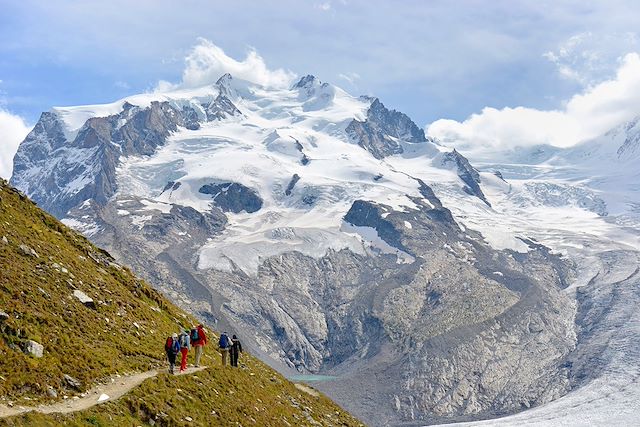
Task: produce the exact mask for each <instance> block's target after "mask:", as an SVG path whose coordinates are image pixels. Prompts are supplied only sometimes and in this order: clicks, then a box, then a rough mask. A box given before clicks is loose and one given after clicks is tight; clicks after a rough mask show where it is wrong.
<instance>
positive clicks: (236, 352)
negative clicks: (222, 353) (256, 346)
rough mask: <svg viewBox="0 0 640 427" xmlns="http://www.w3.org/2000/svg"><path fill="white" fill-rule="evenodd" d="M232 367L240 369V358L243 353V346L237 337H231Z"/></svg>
mask: <svg viewBox="0 0 640 427" xmlns="http://www.w3.org/2000/svg"><path fill="white" fill-rule="evenodd" d="M230 352H231V366H233V367H236V368H237V367H238V356H240V353H242V344H240V340H239V339H238V337H237V336H235V335H234V336H233V337H231V350H230Z"/></svg>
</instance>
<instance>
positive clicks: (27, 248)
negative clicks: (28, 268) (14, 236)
mask: <svg viewBox="0 0 640 427" xmlns="http://www.w3.org/2000/svg"><path fill="white" fill-rule="evenodd" d="M18 249H20V252H21V253H22V254H23V255H26V256H32V257H34V258H38V253H37V252H36V251H35V250H33V248H32V247H31V246H27V245H24V244H21V245H20V246H18Z"/></svg>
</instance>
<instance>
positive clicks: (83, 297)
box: [73, 289, 96, 308]
mask: <svg viewBox="0 0 640 427" xmlns="http://www.w3.org/2000/svg"><path fill="white" fill-rule="evenodd" d="M73 296H74V297H76V299H77V300H78V301H80V302H81V303H82V304H83V305H84V306H85V307H89V308H96V303H95V302H94V301H93V298H91V297H90V296H89V295H87V294H85V293H84V292H82V291H81V290H79V289H76V290H75V291H73Z"/></svg>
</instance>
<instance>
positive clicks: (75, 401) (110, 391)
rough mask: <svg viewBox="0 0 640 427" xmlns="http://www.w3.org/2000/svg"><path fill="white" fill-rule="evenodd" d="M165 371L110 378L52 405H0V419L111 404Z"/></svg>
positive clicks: (189, 369) (79, 409) (192, 370)
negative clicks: (29, 413) (34, 412)
mask: <svg viewBox="0 0 640 427" xmlns="http://www.w3.org/2000/svg"><path fill="white" fill-rule="evenodd" d="M204 369H207V367H206V366H200V367H198V368H196V367H190V368H187V370H186V371H185V372H183V373H176V376H179V375H187V374H193V373H195V372H199V371H202V370H204ZM165 371H166V370H164V369H163V370H160V371H159V370H157V369H153V370H151V371H147V372H140V373H137V374H133V375H128V376H121V377H119V378H116V377H112V378H111V381H112V382H111V383H107V384H99V385H97V386H95V387H93V388H91V389H90V390H87V391H86V392H84V393H82V394H83V396H74V397H71V398H69V399H65V400H62V401H59V402H56V403H52V404H49V405H45V404H42V405H38V406H23V405H15V406H13V407H12V406H9V405H6V404H3V405H0V418H7V417H12V416H15V415H20V414H24V413H27V412H31V411H36V412H41V413H43V414H54V413H58V414H67V413H69V412H76V411H82V410H85V409H89V408H91V407H93V406H96V405H99V404H101V403H105V402H111V401H114V400H117V399H119V398H120V397H122V396H124V395H125V394H127V393H128V392H129V391H131V390H132V389H133V388H135V387H137V386H138V385H140V384H142V382H143V381H144V380H146V379H148V378H153V377H155V376H156V375H158V373H160V372H165ZM103 395H107V396H108V398H106V399H105V398H104V397H103Z"/></svg>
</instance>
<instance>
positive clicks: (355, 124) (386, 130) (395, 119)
mask: <svg viewBox="0 0 640 427" xmlns="http://www.w3.org/2000/svg"><path fill="white" fill-rule="evenodd" d="M346 130H347V133H348V134H349V135H350V136H351V137H352V138H353V139H354V140H356V141H357V142H358V145H360V146H361V147H362V148H364V149H365V150H367V151H369V152H370V153H371V154H373V156H374V157H376V158H377V159H382V158H384V157H387V156H391V155H393V154H400V153H402V152H403V149H402V146H401V145H400V143H399V142H398V140H400V141H405V142H412V143H423V142H427V139H426V138H425V136H424V131H423V130H422V129H420V128H419V127H418V126H416V124H415V123H413V121H411V119H410V118H409V117H408V116H407V115H405V114H403V113H400V112H398V111H395V110H388V109H387V108H386V107H385V106H384V105H383V104H382V102H380V101H379V100H378V99H377V98H376V99H374V101H373V103H372V104H371V107H370V108H369V110H368V112H367V120H366V121H364V122H360V121H358V120H353V121H352V122H351V123H350V124H349V126H347V129H346Z"/></svg>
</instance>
